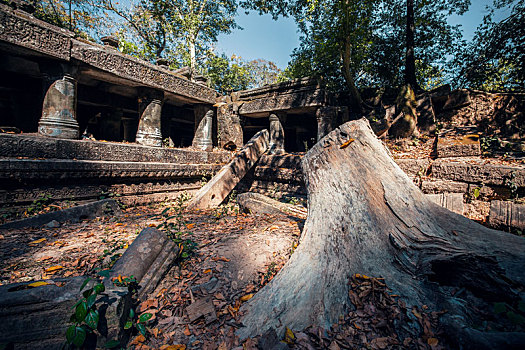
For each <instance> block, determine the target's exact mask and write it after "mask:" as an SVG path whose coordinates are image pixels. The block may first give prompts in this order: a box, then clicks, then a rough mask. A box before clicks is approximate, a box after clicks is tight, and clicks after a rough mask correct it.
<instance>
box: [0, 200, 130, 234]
mask: <svg viewBox="0 0 525 350" xmlns="http://www.w3.org/2000/svg"><path fill="white" fill-rule="evenodd" d="M120 212H121V211H120V207H119V206H118V203H117V202H116V201H115V200H113V199H103V200H100V201H96V202H93V203H87V204H82V205H77V206H75V207H71V208H67V209H63V210H58V211H54V212H51V213H46V214H40V215H36V216H33V217H30V218H27V219H21V220H17V221H12V222H8V223H6V224H3V225H0V229H10V228H22V227H38V226H43V225H48V227H50V228H56V227H58V226H57V225H56V224H60V223H64V222H79V221H80V220H83V219H93V218H95V217H97V216H103V215H105V214H107V213H112V214H118V213H120ZM52 222H53V224H52V225H49V224H51V223H52ZM55 222H56V223H55Z"/></svg>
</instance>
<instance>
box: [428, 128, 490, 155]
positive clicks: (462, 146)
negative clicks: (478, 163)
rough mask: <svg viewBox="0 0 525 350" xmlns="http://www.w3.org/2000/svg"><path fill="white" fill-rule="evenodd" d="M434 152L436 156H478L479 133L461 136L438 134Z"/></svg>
mask: <svg viewBox="0 0 525 350" xmlns="http://www.w3.org/2000/svg"><path fill="white" fill-rule="evenodd" d="M435 154H436V156H437V158H447V157H470V156H479V155H481V148H480V144H479V135H477V134H476V135H466V136H464V137H461V138H449V137H441V136H438V138H437V143H436V150H435Z"/></svg>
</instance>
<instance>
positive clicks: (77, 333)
mask: <svg viewBox="0 0 525 350" xmlns="http://www.w3.org/2000/svg"><path fill="white" fill-rule="evenodd" d="M66 339H67V342H68V343H69V344H73V345H75V346H76V347H78V348H80V347H81V346H82V345H83V344H84V341H85V340H86V331H85V330H84V328H82V327H77V326H70V327H69V328H68V329H67V331H66Z"/></svg>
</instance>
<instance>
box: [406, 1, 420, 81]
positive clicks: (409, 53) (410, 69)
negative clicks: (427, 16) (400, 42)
mask: <svg viewBox="0 0 525 350" xmlns="http://www.w3.org/2000/svg"><path fill="white" fill-rule="evenodd" d="M406 7H407V16H406V17H407V19H406V22H407V26H406V57H405V84H406V85H410V86H411V87H412V88H413V89H415V90H419V85H418V83H417V79H416V59H415V56H414V31H415V27H416V24H415V21H414V0H407V6H406Z"/></svg>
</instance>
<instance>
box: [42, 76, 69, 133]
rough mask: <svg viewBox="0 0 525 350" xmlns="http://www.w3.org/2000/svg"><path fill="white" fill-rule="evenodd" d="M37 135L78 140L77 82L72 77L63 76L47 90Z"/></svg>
mask: <svg viewBox="0 0 525 350" xmlns="http://www.w3.org/2000/svg"><path fill="white" fill-rule="evenodd" d="M38 133H39V134H41V135H45V136H49V137H57V138H63V139H78V137H79V127H78V123H77V81H76V79H75V78H74V77H73V75H70V74H64V75H63V77H62V78H60V79H58V80H55V81H54V82H53V83H52V84H51V86H50V87H49V88H48V89H47V92H46V95H45V97H44V103H43V105H42V117H41V118H40V121H39V122H38Z"/></svg>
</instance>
